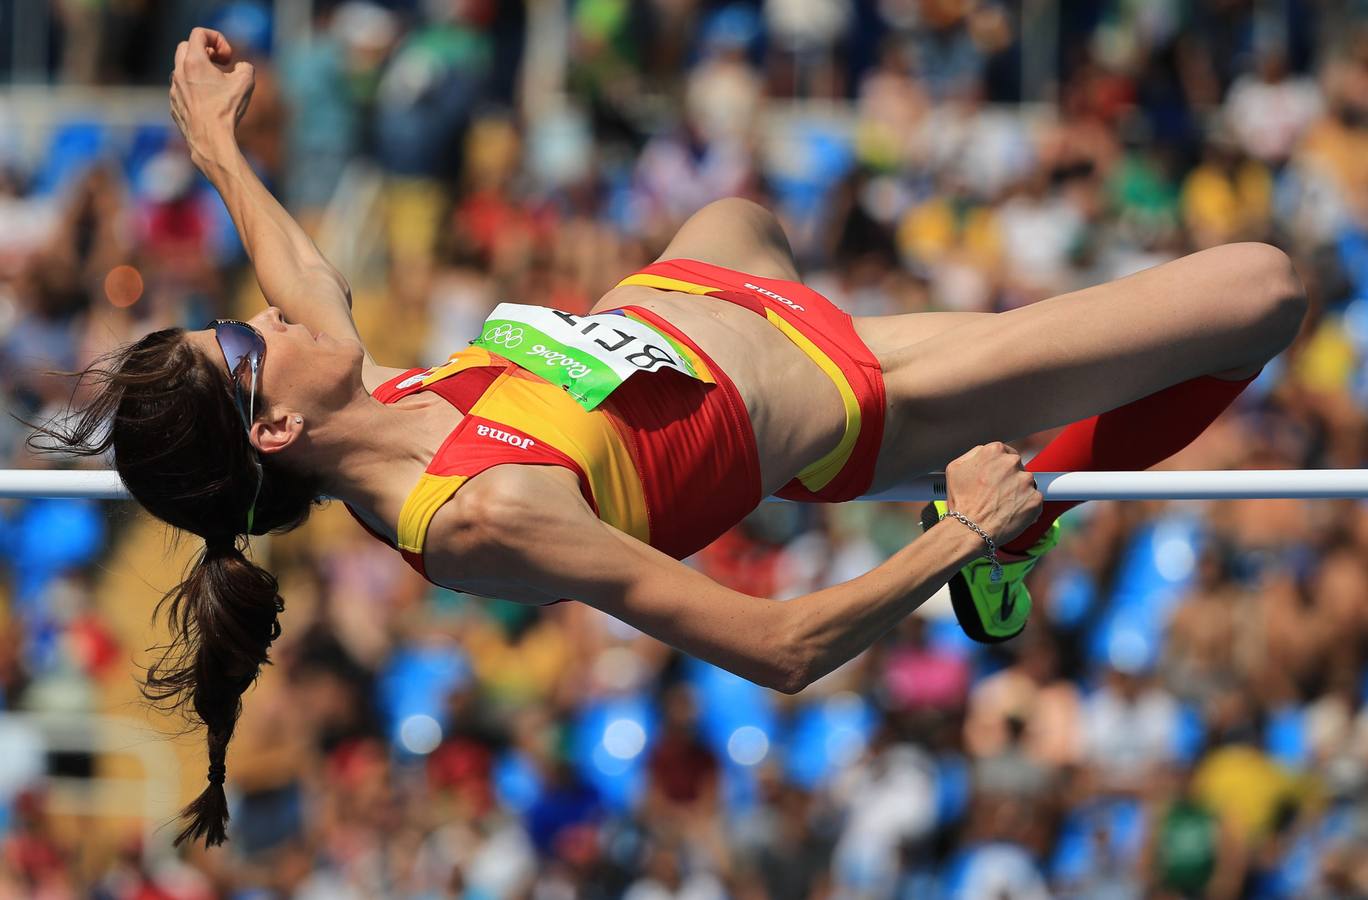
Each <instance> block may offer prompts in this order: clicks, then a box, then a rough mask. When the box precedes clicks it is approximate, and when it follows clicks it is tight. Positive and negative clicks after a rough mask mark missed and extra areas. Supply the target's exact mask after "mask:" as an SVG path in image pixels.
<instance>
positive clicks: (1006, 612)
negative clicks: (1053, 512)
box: [921, 500, 1059, 644]
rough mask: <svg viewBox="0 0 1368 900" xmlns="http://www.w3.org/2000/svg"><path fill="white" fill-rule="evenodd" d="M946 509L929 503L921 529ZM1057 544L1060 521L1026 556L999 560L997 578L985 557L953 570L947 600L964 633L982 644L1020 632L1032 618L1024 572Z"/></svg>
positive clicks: (932, 522)
mask: <svg viewBox="0 0 1368 900" xmlns="http://www.w3.org/2000/svg"><path fill="white" fill-rule="evenodd" d="M948 508H949V507H948V506H947V505H946V502H945V501H944V500H936V501H933V502H931V503H928V504H927V505H926V508H925V509H923V510H922V515H921V522H922V531H923V532H925V531H926V530H927V529H929V528H931V527H932V526H933V525H935V524H936V523H937V522H939V521H940V520H941V517H942V516H944V515H945V512H946V510H947V509H948ZM1057 543H1059V523H1058V522H1055V523H1054V524H1052V525H1051V526H1050V528H1049V530H1048V531H1046V532H1045V533H1044V534H1043V535H1041V536H1040V540H1038V541H1036V542H1035V544H1033V545H1032V546H1031V549H1029V550H1027V551H1026V558H1025V559H1021V560H1016V561H1013V562H1003V563H1002V578H1001V579H1000V580H999V581H996V582H995V581H993V580H992V578H991V573H992V570H993V566H992V563H990V562H989V561H988V558H987V557H979V558H978V559H975V560H974V561H972V562H970V563H969V565H967V566H965V567H964V568H963V569H960V570H959V571H958V572H956V573H955V575H954V576H953V577H952V578H951V579H950V584H949V588H950V601H951V603H952V604H953V605H954V607H955V618H956V619H958V620H959V624H960V627H961V628H963V629H964V633H965V634H967V635H969V636H970V637H971V638H973V639H974V640H976V641H978V642H980V643H983V644H997V643H1001V642H1002V641H1006V640H1010V639H1012V638H1014V637H1016V636H1017V635H1018V634H1021V630H1022V629H1023V628H1025V627H1026V620H1027V619H1029V618H1030V617H1031V594H1030V592H1029V591H1027V590H1026V573H1028V572H1030V571H1031V570H1032V569H1034V568H1035V564H1036V562H1037V561H1038V560H1039V559H1040V558H1041V557H1042V556H1044V555H1045V554H1046V553H1047V552H1048V551H1049V550H1050V549H1051V548H1053V547H1054V545H1055V544H1057Z"/></svg>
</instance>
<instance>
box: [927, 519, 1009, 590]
mask: <svg viewBox="0 0 1368 900" xmlns="http://www.w3.org/2000/svg"><path fill="white" fill-rule="evenodd" d="M941 518H944V519H958V520H959V521H961V522H963V523H964V524H965V526H966V527H967V528H968V529H969V530H970V531H972V532H974V533H975V534H977V535H978V536H979V537H981V538H983V542H984V543H985V544H987V545H988V562H990V563H992V565H993V568H992V571H990V572H989V573H988V580H989V581H991V582H993V584H997V583H998V582H999V581H1001V580H1002V563H1000V562H998V558H997V544H995V543H993V539H992V538H990V537H989V536H988V532H986V531H984V530H983V529H982V528H980V527H978V526H977V525H975V524H974V523H973V522H972V521H970V519H969V517H968V516H966V515H965V514H964V513H962V512H956V511H955V510H953V509H952V510H948V511H947V512H946V513H945V515H944V516H942V517H941Z"/></svg>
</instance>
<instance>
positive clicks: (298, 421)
mask: <svg viewBox="0 0 1368 900" xmlns="http://www.w3.org/2000/svg"><path fill="white" fill-rule="evenodd" d="M295 424H296V425H303V424H304V417H303V416H295Z"/></svg>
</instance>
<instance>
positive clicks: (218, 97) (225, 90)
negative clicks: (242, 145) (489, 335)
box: [171, 28, 256, 169]
mask: <svg viewBox="0 0 1368 900" xmlns="http://www.w3.org/2000/svg"><path fill="white" fill-rule="evenodd" d="M255 86H256V72H255V70H254V69H253V68H252V64H251V63H249V62H236V63H235V62H233V48H232V47H231V46H230V45H229V43H228V39H227V38H225V37H224V36H223V35H221V34H219V33H218V32H217V31H213V30H212V29H209V28H195V29H193V30H192V31H191V32H190V38H189V40H185V41H181V42H180V46H178V47H177V48H176V67H175V69H174V71H172V73H171V118H172V119H174V120H175V122H176V126H177V127H178V128H180V131H181V134H183V135H184V136H185V143H186V146H188V147H189V148H190V158H191V159H192V160H194V162H195V165H197V166H199V167H200V168H201V169H203V168H204V165H205V164H206V163H207V162H211V161H212V160H213V159H214V158H215V154H216V153H218V152H221V149H222V148H223V147H224V146H225V141H226V142H228V143H229V144H231V143H232V141H233V140H234V138H233V133H234V130H235V129H236V128H237V123H238V121H239V120H240V119H241V118H242V114H243V113H245V112H246V111H247V104H248V103H249V102H251V99H252V88H253V87H255Z"/></svg>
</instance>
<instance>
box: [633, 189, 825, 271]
mask: <svg viewBox="0 0 1368 900" xmlns="http://www.w3.org/2000/svg"><path fill="white" fill-rule="evenodd" d="M660 259H661V260H667V259H696V260H698V261H700V262H705V263H712V264H713V265H715V266H723V267H725V268H728V269H736V270H737V271H739V272H745V273H746V274H747V275H759V276H760V277H762V278H782V279H785V280H787V281H797V280H798V266H797V264H795V263H794V261H793V251H792V250H791V249H790V248H789V243H788V238H787V237H785V235H784V229H783V228H782V227H781V226H780V225H779V220H778V219H776V218H775V217H774V214H773V213H771V212H770V211H769V210H767V209H765V208H764V207H763V206H760V205H759V204H756V203H752V202H751V201H749V200H743V199H741V198H740V197H728V198H726V199H724V200H716V201H714V202H712V203H709V204H708V205H707V206H705V207H703V208H702V209H700V210H699V211H698V212H696V213H694V214H693V215H692V216H690V217H689V218H688V220H687V221H685V222H684V224H683V225H681V226H680V228H679V231H677V232H676V233H675V236H674V237H673V238H672V239H671V240H670V243H669V245H668V246H666V248H665V252H664V253H661V254H660ZM657 261H659V260H657Z"/></svg>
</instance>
